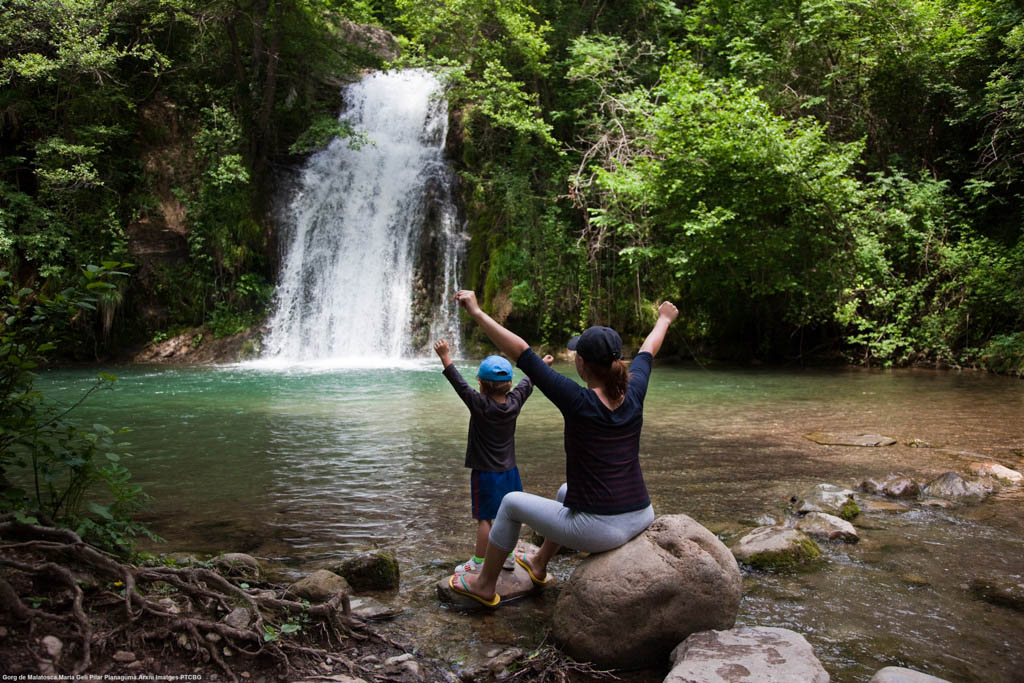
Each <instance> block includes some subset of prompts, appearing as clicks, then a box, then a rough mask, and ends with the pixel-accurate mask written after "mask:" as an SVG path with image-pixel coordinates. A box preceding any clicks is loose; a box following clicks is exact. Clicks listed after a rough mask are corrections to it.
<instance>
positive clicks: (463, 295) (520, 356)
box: [448, 290, 679, 607]
mask: <svg viewBox="0 0 1024 683" xmlns="http://www.w3.org/2000/svg"><path fill="white" fill-rule="evenodd" d="M455 299H456V301H458V303H459V305H460V306H462V307H463V308H464V309H465V310H466V312H467V313H468V314H469V316H470V317H471V318H473V320H474V321H476V323H477V325H479V326H480V329H481V330H483V332H484V334H486V335H487V336H488V337H489V338H490V339H491V341H492V342H493V343H494V344H495V346H497V347H498V349H499V350H501V352H502V353H504V354H505V355H506V356H508V357H509V358H512V359H516V364H517V365H518V366H519V368H520V369H521V370H522V371H523V372H524V373H526V375H527V376H528V377H529V378H530V379H531V380H533V383H534V385H535V386H536V387H537V388H538V389H540V390H541V392H542V393H543V394H544V395H545V396H546V397H547V398H548V400H550V401H551V402H552V403H554V404H555V406H557V407H558V409H559V410H560V411H561V412H562V417H563V418H564V419H565V456H566V465H565V471H566V484H563V486H562V488H561V489H560V490H559V492H558V497H557V499H555V500H551V499H549V498H542V497H540V496H535V495H532V494H529V493H523V492H513V493H509V494H507V495H506V496H505V497H504V498H503V499H502V502H501V506H500V507H499V508H498V514H497V517H496V518H495V519H494V523H493V525H492V527H491V533H490V536H489V539H488V540H489V543H488V546H487V553H486V555H485V557H484V564H483V567H482V568H481V570H480V572H479V573H473V574H462V575H458V576H452V577H451V578H450V579H449V580H448V584H449V586H450V587H451V589H452V590H453V591H455V592H456V593H458V594H460V595H464V596H467V597H470V598H472V599H474V600H476V601H478V602H480V603H482V604H484V605H487V606H488V607H494V606H496V605H497V604H498V602H499V601H500V600H501V598H500V596H498V595H497V593H496V592H495V587H496V585H497V582H498V576H499V574H500V572H501V568H502V564H503V562H504V560H505V558H506V557H507V556H508V554H509V553H510V552H511V551H512V550H513V549H514V548H515V546H516V541H517V540H518V539H519V530H520V526H521V525H522V524H524V523H525V524H528V525H529V526H530V527H531V528H532V529H533V530H534V531H536V532H537V533H539V534H541V535H542V536H543V537H544V543H543V545H541V547H540V550H539V551H537V553H536V554H535V555H533V556H532V557H523V556H516V562H518V563H519V564H520V565H522V567H523V568H524V569H526V571H527V572H528V573H529V575H530V578H531V579H532V580H533V582H534V583H536V584H544V583H547V581H548V580H549V577H548V575H547V565H548V562H549V561H550V560H551V558H552V557H554V555H555V553H557V552H558V550H559V548H560V547H561V546H562V545H566V546H569V547H571V548H574V549H576V550H580V551H584V552H589V553H598V552H604V551H606V550H611V549H613V548H618V547H619V546H621V545H623V544H624V543H625V542H626V541H628V540H630V539H631V538H633V537H634V536H636V535H637V534H639V533H640V532H641V531H643V530H644V529H646V528H647V527H648V526H649V525H650V524H651V522H653V521H654V508H653V507H651V501H650V498H649V497H648V495H647V487H646V486H645V485H644V478H643V473H642V472H641V471H640V452H639V450H640V429H641V427H642V426H643V403H644V396H645V395H646V394H647V382H648V378H649V377H650V373H651V363H652V361H653V360H654V356H655V355H657V353H658V350H659V349H660V348H661V344H662V341H664V339H665V333H666V331H667V330H668V328H669V325H671V324H672V322H673V321H674V320H675V319H676V317H677V316H678V315H679V311H678V310H677V309H676V307H675V306H674V305H673V304H671V303H669V302H667V301H666V302H664V303H663V304H661V306H660V307H659V308H658V321H657V322H656V323H655V324H654V329H652V330H651V332H650V334H648V335H647V339H646V340H645V341H644V343H643V346H641V347H640V351H639V353H637V356H636V358H634V359H633V362H632V364H631V365H628V366H627V364H626V362H625V361H623V360H622V359H621V356H622V339H621V338H620V337H619V335H618V333H617V332H616V331H615V330H613V329H611V328H608V327H601V326H594V327H590V328H588V329H587V330H586V331H585V332H584V333H583V334H581V335H580V336H578V337H573V338H572V339H570V340H569V349H570V350H574V351H576V371H577V372H578V373H579V375H580V378H582V379H583V381H584V382H586V384H587V386H586V387H585V388H584V387H581V386H580V385H578V384H577V383H576V382H574V381H573V380H571V379H569V378H568V377H564V376H562V375H560V374H558V373H557V372H555V371H554V370H552V369H551V368H550V367H548V366H547V365H546V364H545V363H544V361H543V360H542V359H541V358H540V357H539V356H538V355H537V354H536V353H534V352H533V350H532V349H530V346H529V344H527V343H526V342H525V341H524V340H523V339H522V338H521V337H519V336H518V335H516V334H515V333H514V332H511V331H509V330H507V329H505V328H504V327H503V326H501V325H500V324H498V323H497V322H495V321H494V319H492V318H491V317H490V316H489V315H487V314H486V313H484V311H483V310H482V309H481V308H480V305H479V304H478V303H477V300H476V294H474V293H473V292H471V291H467V290H462V291H460V292H458V293H457V294H456V295H455Z"/></svg>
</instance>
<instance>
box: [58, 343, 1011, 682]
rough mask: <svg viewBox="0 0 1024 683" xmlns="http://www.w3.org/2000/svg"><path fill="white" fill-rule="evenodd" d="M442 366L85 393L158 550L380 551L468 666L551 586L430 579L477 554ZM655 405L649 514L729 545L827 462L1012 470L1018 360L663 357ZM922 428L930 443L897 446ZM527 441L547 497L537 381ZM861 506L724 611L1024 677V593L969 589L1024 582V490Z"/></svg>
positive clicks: (544, 416) (83, 416)
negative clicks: (483, 588)
mask: <svg viewBox="0 0 1024 683" xmlns="http://www.w3.org/2000/svg"><path fill="white" fill-rule="evenodd" d="M460 367H461V368H462V369H463V371H464V374H466V375H467V376H471V375H472V373H473V372H474V370H475V368H474V367H473V366H471V365H470V364H468V363H467V364H461V363H460ZM439 369H440V368H439V366H438V364H437V363H436V362H429V361H409V362H406V363H404V364H402V365H401V366H399V367H387V368H351V369H321V370H317V369H312V368H310V369H304V370H298V369H291V370H280V369H272V368H261V367H252V366H229V367H201V368H155V367H127V368H125V367H122V368H114V369H107V370H111V371H112V372H113V373H114V374H116V375H118V376H119V378H120V379H119V380H118V382H117V384H116V386H115V388H114V389H112V390H111V391H109V392H101V393H100V394H99V395H96V396H94V397H92V398H90V400H89V402H87V403H86V404H85V405H84V406H82V407H80V408H79V409H77V410H76V412H75V415H76V416H77V418H78V419H79V420H81V421H82V422H83V423H85V424H91V423H93V422H102V423H104V424H106V425H107V426H110V427H119V426H128V427H131V429H132V433H131V434H130V435H129V436H128V440H129V441H130V442H131V447H130V449H129V450H130V451H131V452H132V454H133V456H132V457H131V458H130V459H128V460H127V461H126V464H127V466H128V467H129V469H130V470H131V471H132V473H133V474H134V479H135V480H136V481H137V482H138V483H141V484H142V485H143V486H144V488H145V490H146V491H147V492H148V493H149V494H151V495H152V496H153V497H154V498H155V502H154V503H153V505H152V508H151V511H150V513H149V514H148V516H147V520H148V521H149V523H150V525H151V527H152V528H153V529H154V530H155V531H156V532H157V533H159V534H160V535H161V536H163V537H164V538H165V539H166V540H167V543H166V544H164V545H162V546H159V547H153V548H151V549H152V550H155V551H158V552H159V551H165V552H171V551H190V552H197V553H213V552H218V551H239V552H247V553H250V554H253V555H256V556H257V557H260V558H263V559H264V560H267V561H269V562H271V563H273V564H276V565H279V566H281V567H282V568H283V569H284V570H285V571H288V572H294V573H296V574H298V573H300V572H303V571H307V570H308V569H309V568H310V567H314V566H318V565H320V564H323V563H325V562H328V561H330V560H335V559H343V558H345V557H347V556H349V555H351V554H353V553H356V552H359V551H363V550H368V549H374V548H380V549H386V550H389V551H391V552H393V553H394V554H395V555H396V556H397V557H398V559H399V562H400V564H401V571H402V586H401V589H400V590H399V591H398V592H397V593H394V594H380V595H376V596H374V597H376V598H377V599H379V600H381V601H383V602H385V603H387V604H390V605H393V606H399V607H403V608H404V611H403V612H402V613H401V615H400V616H399V617H397V618H396V619H395V620H394V621H393V622H392V623H391V624H390V625H389V626H388V628H389V629H391V630H393V632H394V633H395V634H397V635H400V636H403V637H405V638H407V639H408V640H411V641H412V642H413V643H415V645H416V646H417V647H419V648H421V649H423V650H424V651H426V652H427V653H428V654H431V655H434V656H437V657H440V658H442V659H445V660H447V661H450V662H452V664H453V666H461V665H466V666H469V665H472V664H473V663H474V662H478V661H480V659H481V658H482V657H483V656H484V654H485V653H486V652H487V651H489V650H492V649H494V648H495V647H497V646H507V645H514V646H518V647H523V648H532V647H535V646H537V645H538V644H539V643H540V642H541V641H542V640H543V639H544V637H545V631H546V627H547V624H549V623H550V616H551V610H552V609H553V606H554V595H556V594H557V593H556V592H551V593H550V594H549V595H548V596H546V597H541V598H533V599H526V600H522V601H519V602H516V603H512V604H509V605H507V606H503V607H502V608H501V609H499V610H498V611H497V612H496V613H494V614H489V615H480V614H477V615H466V614H461V613H459V612H456V611H452V610H449V609H445V608H443V607H441V606H440V605H439V604H438V601H437V598H436V595H435V593H434V588H433V586H434V583H435V582H436V581H437V580H439V579H440V578H442V577H444V576H445V575H446V574H447V573H448V572H450V570H451V568H452V567H453V566H454V565H455V564H456V563H458V562H461V561H465V559H466V558H467V557H468V556H469V554H470V552H471V550H472V533H473V530H474V528H475V527H474V523H473V522H472V520H471V519H470V511H469V476H468V471H467V470H465V469H464V468H463V467H462V461H463V452H464V448H465V436H466V425H467V422H468V414H467V412H466V410H465V408H464V407H463V405H462V404H461V402H460V401H459V400H458V398H457V397H456V396H455V394H454V392H452V390H451V388H450V387H449V385H448V383H447V382H446V381H445V380H444V378H443V377H442V376H441V374H440V372H439ZM556 369H558V370H560V371H561V372H563V373H566V374H569V375H570V376H573V377H574V376H575V373H574V371H573V370H572V367H571V366H570V365H567V364H564V363H563V364H556ZM95 374H96V370H95V369H93V370H88V371H86V370H62V371H55V372H50V373H47V374H45V375H44V376H43V377H42V378H41V380H40V381H39V383H38V387H39V388H40V389H42V390H43V391H44V392H45V393H46V394H47V395H49V396H51V397H54V398H57V399H58V400H60V401H62V402H66V403H71V402H73V401H74V400H75V399H76V398H77V397H78V396H79V395H80V394H81V393H82V392H83V391H84V390H85V389H86V388H87V387H88V386H89V385H90V384H91V381H92V378H93V377H94V376H95ZM517 374H518V373H517ZM645 419H646V423H645V428H644V436H643V440H642V444H641V454H642V463H643V468H644V474H645V477H646V480H647V485H648V489H649V490H650V492H651V496H652V500H653V503H654V506H655V511H656V513H657V514H659V515H661V514H674V513H684V514H687V515H690V516H691V517H693V518H694V519H696V520H697V521H698V522H700V523H701V524H703V525H705V526H707V527H708V528H710V529H711V530H712V531H714V532H715V533H717V534H718V535H719V536H720V537H721V538H722V539H723V540H724V541H725V542H726V543H727V544H728V543H731V542H733V541H734V540H736V539H737V538H738V537H739V535H741V534H742V533H743V532H744V531H746V530H748V529H751V528H753V527H754V526H756V521H755V520H757V519H758V518H759V517H761V516H763V515H769V516H772V517H774V518H775V519H777V520H781V519H782V518H783V517H782V515H783V509H784V506H785V505H786V503H787V501H788V500H789V499H790V497H791V496H792V495H795V494H798V493H800V492H802V491H803V490H805V489H807V488H809V487H811V486H813V485H815V484H818V483H833V484H840V485H844V486H847V487H850V488H855V487H856V486H857V485H858V484H859V483H860V482H861V481H862V480H864V479H865V478H867V477H881V476H884V475H886V474H889V473H891V472H896V471H901V472H904V473H906V474H909V475H912V476H914V477H916V478H918V479H921V480H925V479H930V478H932V477H934V476H937V475H939V474H941V473H943V472H946V471H950V470H953V471H957V472H960V473H963V474H966V472H967V466H968V464H969V463H970V462H971V461H972V460H990V461H994V462H998V463H1001V464H1003V465H1006V466H1008V467H1011V468H1013V469H1017V470H1021V469H1022V468H1024V457H1022V455H1021V454H1022V453H1024V450H1022V449H1024V382H1021V381H1020V380H1015V379H1010V378H1005V377H993V376H988V375H984V374H977V373H957V372H933V371H924V370H916V371H867V370H859V369H849V370H789V371H782V370H770V369H743V370H712V371H709V370H704V369H702V368H691V367H671V366H662V365H659V366H658V367H657V368H656V370H655V372H654V375H653V378H652V383H651V387H650V391H649V394H648V398H647V403H646V408H645ZM815 431H824V432H844V433H871V434H883V435H888V436H891V437H893V438H896V439H897V440H898V441H899V443H898V444H896V445H893V446H888V447H875V448H860V447H844V446H822V445H819V444H817V443H814V442H812V441H810V440H809V439H807V438H805V437H804V434H807V433H809V432H815ZM915 440H917V441H918V442H923V443H925V444H927V446H928V447H912V446H910V445H907V444H908V443H910V442H912V441H915ZM517 452H518V460H519V467H520V470H521V473H522V477H523V483H524V486H525V488H526V490H527V491H530V492H534V493H540V494H548V495H553V494H554V492H555V490H556V489H557V488H558V486H559V484H560V483H561V482H562V480H563V474H562V473H563V470H564V456H563V453H562V430H561V419H560V416H559V415H558V413H557V411H556V410H555V409H554V408H553V407H552V406H551V404H550V403H548V402H547V400H546V399H545V398H544V397H543V396H541V395H540V394H539V393H536V394H535V395H534V396H533V397H532V398H531V399H530V401H529V402H528V403H527V404H526V406H525V408H524V410H523V413H522V415H521V417H520V421H519V429H518V432H517ZM855 524H856V525H857V526H858V527H859V532H860V534H861V542H860V543H859V544H857V545H852V546H846V545H827V546H824V549H825V554H826V560H825V562H824V563H822V564H821V565H820V566H819V567H818V568H817V569H815V570H813V571H805V572H795V573H753V572H744V597H743V601H742V603H741V606H740V613H739V617H738V620H737V622H738V624H740V625H762V626H781V627H785V628H790V629H793V630H795V631H798V632H800V633H802V634H804V635H805V636H806V637H807V639H808V640H809V641H810V642H811V644H812V645H813V646H814V648H815V652H816V654H817V655H818V657H819V658H820V659H821V661H822V663H823V664H824V666H825V668H826V669H827V670H828V671H829V673H830V674H831V676H832V680H833V681H840V682H843V681H867V680H868V679H869V678H870V677H871V675H872V674H873V672H874V671H876V670H878V669H879V668H881V667H883V666H887V665H901V666H908V667H911V668H914V669H917V670H920V671H924V672H926V673H930V674H932V675H935V676H939V677H942V678H946V679H948V680H950V681H1021V680H1024V674H1022V673H1021V672H1022V671H1024V646H1022V645H1021V643H1022V641H1024V614H1021V613H1019V612H1015V611H1013V610H1010V609H1007V608H1004V607H998V606H994V605H991V604H988V603H986V602H983V601H981V600H979V599H977V598H976V597H974V596H973V595H972V593H971V592H970V591H969V590H968V589H967V584H969V582H970V581H971V579H973V578H975V577H979V576H998V577H1004V578H1015V579H1016V580H1018V581H1020V580H1024V492H1022V491H1021V490H1020V488H1004V489H1002V490H1001V491H999V492H998V493H996V494H995V495H993V496H991V497H989V499H988V500H986V501H985V502H984V503H982V504H980V505H975V506H969V507H959V508H955V509H951V510H942V509H932V508H922V507H915V508H913V509H911V510H910V511H907V512H902V513H891V512H890V513H870V512H869V513H866V514H864V515H862V516H861V517H860V518H858V519H857V520H856V522H855ZM578 561H579V560H578V559H576V558H574V557H573V556H571V555H566V556H560V557H559V559H557V560H556V562H555V564H554V565H553V569H554V572H555V574H556V575H559V576H560V577H561V578H566V577H567V576H568V575H569V574H570V573H571V571H572V569H573V567H574V566H575V565H576V563H577V562H578ZM644 676H646V678H645V677H644ZM663 676H664V671H653V672H649V673H648V674H646V675H645V674H641V675H640V678H639V679H634V680H650V681H660V680H661V678H662V677H663Z"/></svg>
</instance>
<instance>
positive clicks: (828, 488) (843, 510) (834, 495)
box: [790, 484, 860, 521]
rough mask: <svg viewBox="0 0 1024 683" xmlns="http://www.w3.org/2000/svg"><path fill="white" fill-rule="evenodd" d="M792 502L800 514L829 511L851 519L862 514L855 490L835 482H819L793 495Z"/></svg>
mask: <svg viewBox="0 0 1024 683" xmlns="http://www.w3.org/2000/svg"><path fill="white" fill-rule="evenodd" d="M790 502H791V503H792V504H793V509H794V511H795V512H796V513H797V514H798V515H805V514H807V513H808V512H827V513H828V514H830V515H835V516H837V517H841V518H842V519H845V520H847V521H849V520H851V519H853V518H854V517H856V516H857V515H859V514H860V507H858V505H857V499H856V498H855V497H854V492H853V491H851V490H850V489H848V488H844V487H842V486H836V485H834V484H818V485H817V486H815V487H813V488H811V489H809V490H807V491H804V492H803V493H802V494H801V495H799V496H793V497H792V498H791V499H790Z"/></svg>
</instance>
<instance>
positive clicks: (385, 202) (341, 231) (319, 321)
mask: <svg viewBox="0 0 1024 683" xmlns="http://www.w3.org/2000/svg"><path fill="white" fill-rule="evenodd" d="M440 91H441V88H440V84H439V82H438V80H437V79H436V78H435V77H434V76H433V75H432V74H430V73H428V72H426V71H423V70H419V69H414V70H406V71H397V72H377V73H373V74H370V75H367V76H365V77H364V78H363V79H362V80H361V81H360V82H358V83H355V84H353V85H350V86H348V87H347V88H346V90H345V93H344V99H345V102H346V104H347V107H346V110H345V112H344V113H343V114H342V115H341V117H340V118H341V119H342V120H347V121H348V122H349V123H350V124H351V126H352V127H353V128H354V129H355V130H356V131H357V132H360V133H363V134H365V136H366V137H367V138H368V141H365V142H363V143H362V144H361V145H350V144H349V142H348V141H346V140H337V139H336V140H334V141H333V142H332V143H331V144H330V146H329V147H328V148H327V149H325V150H322V151H320V152H318V153H316V154H314V155H313V156H312V157H310V159H309V161H308V162H307V165H306V167H305V168H304V169H303V171H302V174H301V177H300V179H299V186H298V189H297V191H296V192H295V194H294V195H293V197H292V198H291V201H290V202H289V203H288V205H287V207H286V209H285V213H284V225H285V228H286V230H285V235H284V239H285V241H286V244H287V246H286V249H285V253H284V258H283V261H282V265H281V270H280V276H279V281H278V287H277V294H276V298H275V310H274V313H273V315H272V317H271V320H270V333H269V335H268V338H267V342H266V346H265V349H266V350H265V353H264V358H273V359H275V360H277V361H284V362H319V363H325V362H326V363H332V362H337V363H339V364H351V363H353V362H355V363H359V364H362V363H365V362H369V363H373V362H379V361H385V362H386V361H388V360H395V359H401V358H408V357H410V356H415V355H421V354H422V353H424V352H425V351H426V349H427V348H428V347H429V343H430V341H431V340H432V339H436V338H438V337H446V338H447V339H448V340H449V341H450V342H451V343H452V344H453V346H454V350H455V352H456V354H457V353H458V339H459V335H458V325H457V309H456V305H455V303H454V301H453V297H454V293H455V287H456V277H457V274H458V271H459V266H460V259H461V254H462V251H463V244H464V241H465V239H464V237H463V235H462V234H461V230H460V227H461V226H460V225H459V221H458V214H457V211H456V207H455V203H454V201H453V198H452V195H451V191H452V181H453V175H452V172H451V170H450V169H449V168H448V167H447V165H446V164H445V162H444V158H443V150H444V143H445V138H446V135H447V127H448V106H447V102H446V101H445V99H444V98H443V97H442V96H441V95H440Z"/></svg>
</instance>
